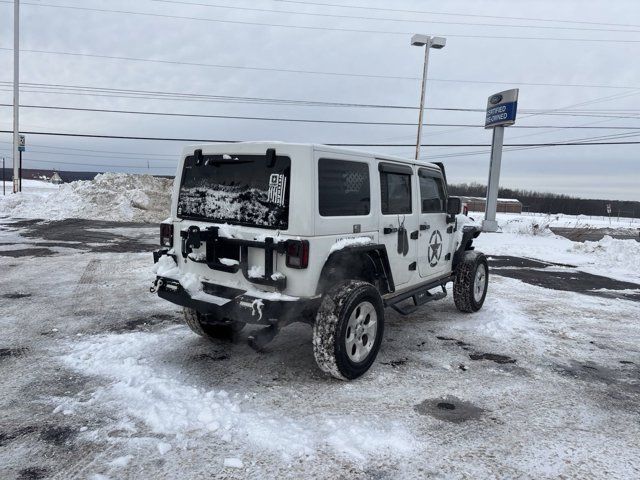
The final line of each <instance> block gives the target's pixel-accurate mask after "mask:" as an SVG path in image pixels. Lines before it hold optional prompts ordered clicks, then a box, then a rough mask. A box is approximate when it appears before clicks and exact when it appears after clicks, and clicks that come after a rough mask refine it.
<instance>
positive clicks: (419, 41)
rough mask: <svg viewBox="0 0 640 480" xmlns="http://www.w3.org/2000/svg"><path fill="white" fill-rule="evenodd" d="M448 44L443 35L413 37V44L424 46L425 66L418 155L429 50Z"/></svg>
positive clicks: (419, 115)
mask: <svg viewBox="0 0 640 480" xmlns="http://www.w3.org/2000/svg"><path fill="white" fill-rule="evenodd" d="M446 44H447V39H446V38H442V37H431V36H429V35H420V34H416V35H414V36H413V37H411V45H413V46H416V47H422V46H424V66H423V70H422V90H421V92H420V113H419V114H418V138H417V140H416V157H415V159H416V160H418V158H419V157H420V145H421V144H422V122H423V118H424V99H425V97H426V95H427V71H428V69H429V50H430V49H432V48H436V49H441V48H444V46H445V45H446Z"/></svg>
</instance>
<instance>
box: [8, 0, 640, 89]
mask: <svg viewBox="0 0 640 480" xmlns="http://www.w3.org/2000/svg"><path fill="white" fill-rule="evenodd" d="M0 3H1V2H0ZM0 50H3V51H13V48H9V47H0ZM20 52H21V53H23V52H26V53H40V54H45V55H66V56H75V57H89V58H103V59H109V60H124V61H131V62H150V63H159V64H169V65H186V66H194V67H207V68H222V69H238V70H254V71H260V72H278V73H294V74H304V75H327V76H338V77H354V78H377V79H384V80H410V81H419V80H420V79H421V78H420V77H411V76H401V75H378V74H369V73H352V72H330V71H322V70H301V69H288V68H274V67H255V66H246V65H225V64H216V63H202V62H184V61H179V60H162V59H153V58H142V57H123V56H115V55H100V54H91V53H84V52H66V51H54V50H41V49H24V48H23V49H20ZM429 82H442V83H466V84H483V85H510V86H530V87H566V88H606V89H622V90H633V89H636V88H638V87H635V86H625V85H601V84H584V83H547V82H520V81H514V82H509V81H493V80H465V79H455V78H430V79H429ZM5 83H6V82H5ZM33 85H37V84H33ZM149 93H153V92H149ZM172 94H173V95H188V94H180V93H172Z"/></svg>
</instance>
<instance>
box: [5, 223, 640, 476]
mask: <svg viewBox="0 0 640 480" xmlns="http://www.w3.org/2000/svg"><path fill="white" fill-rule="evenodd" d="M12 222H13V221H12V220H9V219H4V220H2V222H0V223H2V225H1V226H0V271H1V272H2V275H0V306H1V311H2V315H1V317H0V322H1V325H2V329H3V333H2V336H1V337H0V378H1V379H0V392H1V395H0V478H19V479H37V478H59V479H69V478H95V479H105V478H112V479H116V478H137V479H147V478H149V479H151V478H153V479H158V478H160V479H163V478H167V479H169V478H274V477H277V478H310V477H315V478H349V479H352V478H355V479H358V478H375V479H385V478H390V479H391V478H393V479H396V478H536V479H539V478H557V477H565V478H637V477H639V476H640V460H638V459H640V447H639V446H638V441H637V439H638V438H640V422H639V421H638V420H639V414H640V402H639V400H640V381H639V379H640V347H638V345H640V324H639V323H638V320H637V319H638V318H640V302H638V301H637V293H638V288H640V287H638V286H637V285H635V287H634V286H633V284H631V285H629V284H624V285H619V284H616V283H615V282H613V283H611V282H610V283H606V284H605V282H604V281H603V288H604V290H602V291H601V293H603V294H597V293H596V294H594V290H596V289H594V288H593V286H594V284H593V282H594V279H593V278H592V277H593V275H591V276H586V277H584V278H586V280H585V282H587V283H584V282H581V278H582V277H581V273H580V270H579V269H575V268H573V267H572V266H568V265H564V266H563V265H552V264H548V265H542V266H540V265H536V264H530V265H528V266H527V264H526V262H525V263H522V262H521V263H520V264H518V259H516V260H508V259H505V257H504V255H503V256H502V257H500V258H496V259H495V260H494V263H493V264H494V266H495V269H494V270H493V275H492V277H491V281H490V287H489V293H488V296H487V301H486V303H485V307H484V308H483V310H481V311H480V312H478V313H477V314H471V315H467V314H461V313H459V312H458V311H457V310H456V309H455V306H454V304H453V299H452V298H451V295H449V296H448V297H447V298H446V299H445V300H443V301H440V302H435V303H433V304H428V305H426V306H425V307H424V308H422V309H419V310H418V311H417V312H415V313H413V314H412V315H410V316H408V317H401V316H400V315H398V314H397V313H395V312H394V311H392V310H388V311H387V312H386V313H387V327H386V330H385V339H384V341H383V344H382V350H381V353H380V355H379V357H378V360H377V362H376V364H375V365H374V367H373V368H372V370H371V371H370V372H369V373H368V374H367V375H366V376H365V377H363V378H362V379H360V380H357V381H355V382H350V383H347V382H340V381H337V380H334V379H332V378H329V377H327V376H326V375H324V374H323V373H322V372H320V370H319V369H318V368H317V367H316V366H315V364H314V359H313V353H312V346H311V329H310V327H308V326H305V325H293V326H291V327H288V328H287V329H285V330H283V332H282V333H281V334H280V335H279V336H278V337H277V338H276V339H275V340H274V342H273V343H271V344H270V345H269V346H268V348H267V350H266V352H264V353H260V354H258V353H255V352H254V351H253V350H251V349H250V348H249V347H248V346H247V344H246V338H247V336H248V335H249V334H250V332H251V329H246V330H245V331H243V332H242V334H241V335H240V337H239V338H238V339H237V340H236V341H235V342H228V343H217V344H215V343H210V342H208V341H205V340H203V339H201V338H199V337H197V336H195V335H194V334H192V333H191V332H190V331H189V330H188V329H187V328H186V327H185V326H183V324H182V323H181V312H180V311H179V309H178V308H176V307H174V306H173V305H171V304H168V303H166V302H164V301H161V300H160V299H158V298H157V297H155V296H154V295H152V294H150V293H149V292H148V288H149V286H150V284H151V278H152V274H151V272H150V269H149V267H150V265H151V263H152V260H151V255H150V254H149V253H148V252H145V251H144V250H148V251H150V250H152V249H153V246H152V245H151V244H152V243H153V242H155V239H156V236H157V231H156V230H157V229H156V227H148V226H142V225H136V224H127V225H126V226H122V225H118V224H110V223H107V222H101V223H95V222H77V221H74V222H67V224H59V223H53V224H47V225H43V224H42V223H39V222H30V223H29V222H27V223H24V222H23V223H12ZM61 228H68V229H69V232H72V231H73V232H75V237H70V236H69V234H65V235H62V236H60V235H56V231H59V229H61ZM56 229H58V230H56ZM76 242H77V243H76ZM18 251H19V252H20V254H15V252H18ZM11 252H14V253H11ZM43 252H45V253H43ZM487 253H492V252H490V251H488V252H487ZM501 253H502V254H504V252H501ZM525 268H528V269H529V270H528V273H526V274H520V275H517V274H513V273H512V272H511V270H514V269H515V270H518V271H520V272H522V271H523V269H525ZM547 268H548V269H549V270H548V272H545V269H547ZM561 269H567V271H568V272H570V273H571V275H570V278H571V279H573V280H572V282H573V283H572V285H575V288H574V287H573V286H572V287H571V288H568V289H566V288H565V289H558V288H556V287H557V285H563V282H562V281H561V280H562V278H563V275H564V274H563V275H558V272H559V271H560V270H561ZM536 273H537V275H536ZM565 273H566V272H565ZM549 274H551V276H549ZM545 275H546V277H545ZM564 276H566V275H564ZM557 278H560V281H558V280H557ZM549 279H551V280H549ZM554 279H555V280H554ZM576 279H577V280H576ZM589 282H591V283H589ZM595 285H596V286H597V282H596V284H595ZM547 287H550V288H547Z"/></svg>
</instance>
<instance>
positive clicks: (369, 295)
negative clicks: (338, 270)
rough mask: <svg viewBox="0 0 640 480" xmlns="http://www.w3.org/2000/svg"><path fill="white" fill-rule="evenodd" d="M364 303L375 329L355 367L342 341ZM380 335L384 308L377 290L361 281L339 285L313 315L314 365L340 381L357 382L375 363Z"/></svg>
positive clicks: (382, 329)
mask: <svg viewBox="0 0 640 480" xmlns="http://www.w3.org/2000/svg"><path fill="white" fill-rule="evenodd" d="M363 302H368V303H369V304H370V305H371V306H373V309H374V310H375V314H376V316H377V318H376V322H377V326H376V333H375V338H374V340H373V341H372V344H371V345H372V346H371V350H370V351H369V352H368V354H366V357H365V358H364V359H363V360H361V361H359V362H357V363H356V362H354V361H352V360H351V358H349V355H348V353H347V351H346V349H347V347H346V344H345V341H346V339H347V328H348V322H349V318H350V316H351V314H352V312H353V311H354V310H355V309H356V308H358V307H359V306H361V305H362V304H363ZM369 308H370V307H369ZM367 318H368V317H367ZM367 321H368V320H367ZM383 333H384V307H383V304H382V298H381V297H380V294H379V292H378V290H377V289H376V288H375V287H374V286H373V285H371V284H370V283H367V282H364V281H361V280H348V281H344V282H341V283H339V284H338V285H336V286H334V287H333V288H331V289H330V290H329V291H327V292H326V293H325V294H324V296H323V299H322V303H321V304H320V308H319V309H318V313H317V315H316V320H315V324H314V326H313V354H314V356H315V359H316V363H317V364H318V367H320V369H321V370H322V371H324V372H326V373H328V374H330V375H332V376H333V377H335V378H338V379H340V380H353V379H355V378H358V377H360V376H361V375H363V374H364V373H365V372H366V371H367V370H369V368H370V367H371V365H372V364H373V362H374V361H375V359H376V356H377V355H378V351H379V350H380V344H381V343H382V336H383Z"/></svg>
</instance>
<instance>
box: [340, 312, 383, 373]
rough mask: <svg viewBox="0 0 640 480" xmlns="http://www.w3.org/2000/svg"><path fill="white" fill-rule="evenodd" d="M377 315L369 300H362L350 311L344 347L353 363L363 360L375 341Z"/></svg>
mask: <svg viewBox="0 0 640 480" xmlns="http://www.w3.org/2000/svg"><path fill="white" fill-rule="evenodd" d="M377 332H378V315H377V314H376V309H375V308H374V306H373V305H372V304H371V303H370V302H362V303H360V304H358V306H356V308H354V309H353V311H352V312H351V316H350V317H349V321H348V322H347V332H346V335H345V342H344V343H345V347H346V351H347V355H348V356H349V359H350V360H351V361H352V362H354V363H359V362H362V361H364V360H365V359H366V358H367V356H368V355H369V353H370V352H371V350H372V349H373V345H374V343H375V341H376V334H377Z"/></svg>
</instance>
